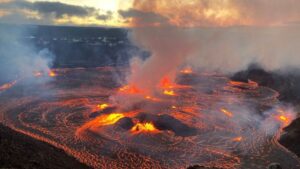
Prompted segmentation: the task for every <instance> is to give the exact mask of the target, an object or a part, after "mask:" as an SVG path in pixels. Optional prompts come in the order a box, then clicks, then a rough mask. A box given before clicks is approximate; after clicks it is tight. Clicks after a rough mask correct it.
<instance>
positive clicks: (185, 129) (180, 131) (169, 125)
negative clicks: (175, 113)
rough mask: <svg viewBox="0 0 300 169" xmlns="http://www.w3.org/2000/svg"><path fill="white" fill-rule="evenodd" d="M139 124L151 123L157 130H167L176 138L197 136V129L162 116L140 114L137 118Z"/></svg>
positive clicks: (164, 115)
mask: <svg viewBox="0 0 300 169" xmlns="http://www.w3.org/2000/svg"><path fill="white" fill-rule="evenodd" d="M137 118H138V119H139V120H140V121H141V122H152V123H153V124H154V126H155V127H156V128H157V129H159V130H169V131H172V132H174V133H175V135H176V136H182V137H188V136H194V135H196V134H197V129H195V128H192V127H190V126H188V125H186V124H184V123H182V122H181V121H179V120H177V119H176V118H174V117H172V116H169V115H166V114H163V115H152V114H146V113H141V114H139V115H138V116H137Z"/></svg>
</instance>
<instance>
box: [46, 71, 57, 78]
mask: <svg viewBox="0 0 300 169" xmlns="http://www.w3.org/2000/svg"><path fill="white" fill-rule="evenodd" d="M48 76H50V77H55V76H56V73H55V72H54V71H52V70H50V71H49V72H48Z"/></svg>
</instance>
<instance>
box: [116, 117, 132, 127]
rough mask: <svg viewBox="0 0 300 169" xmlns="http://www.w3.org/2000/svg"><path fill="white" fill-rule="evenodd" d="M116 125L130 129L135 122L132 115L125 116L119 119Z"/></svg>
mask: <svg viewBox="0 0 300 169" xmlns="http://www.w3.org/2000/svg"><path fill="white" fill-rule="evenodd" d="M116 126H119V127H121V128H122V129H124V130H130V129H131V128H132V127H133V126H134V123H133V121H132V119H131V118H130V117H124V118H122V119H120V120H119V121H117V123H116Z"/></svg>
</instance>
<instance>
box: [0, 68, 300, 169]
mask: <svg viewBox="0 0 300 169" xmlns="http://www.w3.org/2000/svg"><path fill="white" fill-rule="evenodd" d="M115 71H116V70H115V69H114V68H101V71H99V69H95V70H91V69H62V70H55V72H57V73H58V74H62V73H63V74H64V78H53V79H52V81H51V82H46V84H45V83H42V84H37V85H38V87H34V88H32V87H31V88H28V86H26V85H22V84H20V86H19V85H18V87H13V88H11V89H10V90H7V91H6V92H5V94H2V93H1V94H0V101H1V105H0V113H1V114H0V120H2V121H1V122H2V123H4V124H5V125H7V126H9V127H11V128H14V129H16V130H18V131H21V132H23V133H25V134H27V135H29V136H32V137H34V138H37V139H39V140H42V141H45V142H48V143H50V144H52V145H54V146H56V147H58V148H61V149H63V150H65V151H66V152H67V153H69V154H70V155H72V156H74V157H76V158H77V159H78V160H79V161H81V162H83V163H85V164H87V165H88V166H91V167H92V168H103V169H108V168H111V169H119V168H122V169H123V168H124V169H131V168H174V169H181V168H187V167H188V166H190V165H194V164H197V165H201V166H202V165H203V166H207V167H211V168H213V167H219V168H224V169H241V168H242V169H243V168H256V169H263V168H266V166H268V165H269V163H270V162H280V163H281V165H282V167H283V168H288V169H292V168H293V167H294V168H300V165H299V164H300V162H299V160H298V159H296V158H294V155H293V154H292V153H290V152H289V151H287V150H286V149H284V148H282V146H279V145H278V142H276V140H274V141H273V138H274V132H276V136H277V133H280V131H281V129H282V127H284V126H285V125H287V124H288V123H289V122H290V121H291V120H292V119H293V116H291V113H292V111H289V109H288V108H286V107H284V106H282V105H278V104H279V103H278V102H279V101H278V100H277V99H276V97H277V96H278V92H276V91H274V90H272V89H269V88H266V87H260V86H257V87H251V86H255V85H254V83H253V84H250V83H252V82H249V83H234V84H235V85H233V84H230V80H229V79H228V78H226V77H225V76H221V75H218V76H215V75H207V74H206V75H203V74H200V73H197V72H193V73H192V74H189V75H185V74H180V76H179V77H178V78H177V79H176V81H177V82H178V84H179V85H178V84H173V82H170V80H168V79H167V80H166V79H165V80H163V81H164V83H163V84H164V85H163V86H164V87H165V88H162V86H160V85H159V84H158V86H157V88H156V91H155V92H154V93H151V94H148V93H147V92H145V93H144V92H143V91H141V90H139V89H137V88H136V87H134V86H133V87H130V86H125V87H123V88H121V89H119V88H117V87H116V86H118V85H119V83H118V82H117V81H116V80H115V79H114V76H113V75H114V73H115ZM44 75H45V74H44ZM78 77H80V78H78ZM91 77H93V78H91ZM21 82H22V81H18V83H21ZM107 82H110V84H113V85H107ZM190 82H191V83H190ZM181 84H184V85H190V86H189V87H182V86H180V85H181ZM131 86H132V85H131ZM228 86H229V88H226V87H228ZM23 88H24V89H25V90H26V95H24V94H23V93H21V94H18V92H19V91H23V90H20V89H23ZM233 89H238V90H233ZM164 90H174V92H176V93H175V94H176V97H165V96H163V95H162V94H161V92H163V91H164ZM47 91H56V92H49V93H48V94H49V95H51V97H45V95H41V96H40V95H38V94H37V93H45V92H47ZM116 91H117V92H119V93H120V94H121V95H122V97H124V100H126V99H130V98H132V97H135V95H132V93H133V94H134V93H137V94H138V95H139V96H140V97H139V99H140V100H139V102H138V103H137V104H134V106H130V107H125V108H124V107H122V105H119V104H122V102H116V103H115V102H113V103H110V102H108V100H109V99H110V98H111V96H112V95H114V94H115V93H116ZM119 93H118V94H119ZM16 96H17V97H16ZM127 96H128V97H127ZM157 99H158V100H159V102H155V101H154V100H157ZM152 100H153V101H152ZM248 105H251V106H252V105H253V107H255V111H252V110H253V109H252V107H250V108H249V107H248ZM244 106H245V107H244ZM277 106H278V107H277ZM270 107H273V109H271V110H270V109H269V108H270ZM256 108H257V109H256ZM266 108H268V109H266ZM282 110H284V111H282ZM231 111H233V112H231ZM228 117H232V118H228ZM269 124H271V125H269ZM270 126H271V128H269V127H270ZM295 166H296V167H295Z"/></svg>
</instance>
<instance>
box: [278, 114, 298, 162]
mask: <svg viewBox="0 0 300 169" xmlns="http://www.w3.org/2000/svg"><path fill="white" fill-rule="evenodd" d="M283 130H284V134H283V135H282V136H281V137H280V139H279V143H280V144H282V145H283V146H285V147H286V148H288V149H289V150H292V151H293V152H294V153H295V154H296V155H297V156H298V157H300V145H299V142H300V118H297V119H295V120H294V121H293V122H292V123H291V124H290V125H289V126H287V127H286V128H284V129H283Z"/></svg>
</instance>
